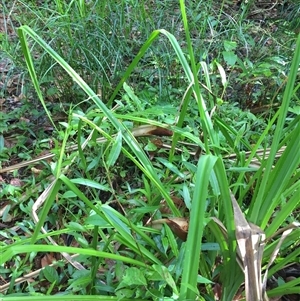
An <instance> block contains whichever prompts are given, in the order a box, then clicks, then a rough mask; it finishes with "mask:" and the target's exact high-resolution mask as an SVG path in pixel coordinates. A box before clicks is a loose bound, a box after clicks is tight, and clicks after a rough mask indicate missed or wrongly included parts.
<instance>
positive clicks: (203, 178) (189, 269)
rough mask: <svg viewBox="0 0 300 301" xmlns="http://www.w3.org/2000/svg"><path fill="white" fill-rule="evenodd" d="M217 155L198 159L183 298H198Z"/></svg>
mask: <svg viewBox="0 0 300 301" xmlns="http://www.w3.org/2000/svg"><path fill="white" fill-rule="evenodd" d="M217 159H218V158H217V157H215V156H212V155H203V156H201V157H200V159H199V161H198V168H197V174H196V183H195V190H194V195H193V200H192V208H191V216H190V222H189V231H188V237H187V242H186V254H185V259H184V266H183V275H182V281H181V287H180V298H181V300H185V299H190V300H196V292H197V276H198V270H199V260H200V250H201V241H202V235H203V230H204V226H205V206H206V201H207V197H208V183H209V178H210V175H211V173H212V170H213V167H214V164H215V163H216V161H217Z"/></svg>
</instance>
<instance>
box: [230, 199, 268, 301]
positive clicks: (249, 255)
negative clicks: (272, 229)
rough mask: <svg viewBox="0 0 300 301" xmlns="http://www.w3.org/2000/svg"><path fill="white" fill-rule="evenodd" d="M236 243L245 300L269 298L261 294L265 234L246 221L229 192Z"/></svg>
mask: <svg viewBox="0 0 300 301" xmlns="http://www.w3.org/2000/svg"><path fill="white" fill-rule="evenodd" d="M231 200H232V205H233V212H234V222H235V228H236V239H237V243H238V255H239V257H240V259H241V262H242V264H243V272H244V275H245V294H246V300H247V301H252V300H264V301H267V300H269V299H268V297H267V295H266V294H263V290H262V281H261V278H262V277H261V262H262V256H263V250H264V245H265V238H266V236H265V234H264V232H263V231H262V230H261V229H260V228H259V227H258V226H256V225H254V224H252V223H248V222H247V220H246V219H245V217H244V214H243V213H242V211H241V209H240V206H239V205H238V203H237V201H236V199H235V197H234V195H233V194H231Z"/></svg>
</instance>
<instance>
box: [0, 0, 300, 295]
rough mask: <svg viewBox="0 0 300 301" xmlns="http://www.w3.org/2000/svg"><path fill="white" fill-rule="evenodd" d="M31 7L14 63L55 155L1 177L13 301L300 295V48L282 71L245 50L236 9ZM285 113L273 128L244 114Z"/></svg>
mask: <svg viewBox="0 0 300 301" xmlns="http://www.w3.org/2000/svg"><path fill="white" fill-rule="evenodd" d="M20 3H21V6H20V7H23V8H24V9H26V12H27V15H26V14H25V15H24V16H27V17H28V16H32V15H33V16H35V21H34V22H32V24H29V23H27V22H26V21H27V19H25V22H24V20H22V23H24V24H25V25H22V26H21V27H19V28H18V30H17V32H18V36H19V41H20V44H19V46H18V47H19V48H17V51H22V53H23V55H24V58H25V64H26V68H27V70H28V74H29V76H30V79H31V82H32V84H33V87H34V91H35V93H36V95H37V97H38V99H39V102H40V104H41V105H42V107H41V109H42V110H43V112H44V114H45V115H46V116H47V119H49V120H50V122H51V124H52V127H53V132H52V133H51V138H50V137H47V136H45V137H44V140H43V141H44V143H46V145H47V143H50V141H51V145H53V147H51V149H52V150H51V153H49V154H47V155H46V156H45V157H44V159H46V158H47V159H48V160H49V161H46V160H45V161H43V155H42V156H41V157H40V158H39V160H36V161H39V163H40V165H38V166H37V168H36V167H35V171H34V170H32V171H33V172H34V173H30V172H29V170H26V171H25V177H24V181H26V182H27V186H25V185H23V186H22V187H21V188H18V187H16V185H14V184H13V183H14V182H8V181H9V179H10V178H9V177H7V178H5V180H6V181H7V184H6V183H4V184H3V189H2V191H1V194H2V196H4V206H3V208H4V210H3V211H2V212H1V217H2V222H3V223H4V224H8V225H12V224H13V223H14V221H16V222H15V225H16V226H17V228H15V227H10V228H7V229H4V230H1V231H0V234H1V236H2V237H3V241H1V246H0V247H1V252H2V255H1V258H0V263H1V275H3V276H1V277H2V278H3V279H4V280H5V279H9V283H8V284H5V285H4V286H2V287H1V290H2V293H3V296H2V299H3V300H19V299H20V300H27V299H29V298H31V299H32V298H33V299H34V298H40V297H41V295H42V296H43V298H48V297H49V298H50V297H51V298H52V299H57V300H68V299H72V300H73V299H76V298H77V297H78V299H79V298H80V300H82V299H90V300H132V299H135V300H216V299H219V300H233V299H239V300H254V299H255V300H256V299H257V300H258V299H260V300H266V299H265V298H266V297H265V293H267V295H268V296H269V297H273V296H280V295H285V294H287V293H289V294H297V293H298V291H299V277H298V278H297V277H295V278H294V279H293V280H292V281H290V282H288V281H287V280H286V279H282V278H280V277H279V276H278V273H279V274H280V272H281V271H287V267H288V266H289V265H295V264H296V263H297V262H298V260H299V243H300V241H299V223H298V222H297V220H298V219H299V205H300V204H299V183H300V182H299V146H300V145H299V141H298V133H299V130H300V128H299V114H298V115H297V114H295V113H292V112H293V111H294V112H296V111H295V110H296V108H297V105H299V104H297V102H299V99H298V98H297V92H298V89H299V85H298V84H297V78H298V77H299V74H298V68H299V63H300V37H298V39H297V41H295V39H292V38H289V40H288V42H287V43H291V45H293V47H294V54H293V57H291V53H289V51H286V52H285V54H286V57H281V61H280V62H281V63H280V64H278V65H276V67H275V68H274V66H273V64H271V63H268V62H269V61H270V60H271V59H273V61H274V59H276V60H277V61H279V60H278V59H277V58H276V57H275V58H274V55H273V53H272V52H271V50H270V55H269V56H268V57H265V56H264V57H256V55H257V54H255V51H253V50H251V51H250V49H249V45H251V43H252V42H253V39H254V38H255V37H254V38H253V37H251V34H252V33H251V32H249V31H248V30H249V28H250V26H249V27H248V26H247V24H244V23H243V22H244V21H245V20H246V19H245V18H246V14H247V13H249V11H251V5H249V6H248V7H244V8H243V9H244V14H245V15H244V17H243V18H241V19H238V18H237V19H235V16H233V17H232V18H226V16H228V14H227V12H225V9H227V8H228V7H227V6H226V5H225V3H223V4H222V5H221V8H223V9H220V7H218V6H216V5H215V4H213V3H203V2H199V3H188V4H187V3H185V2H184V1H183V0H181V1H179V3H176V4H175V3H173V2H171V1H170V2H168V1H167V2H165V3H164V5H165V6H163V4H162V3H161V2H160V1H158V2H157V3H156V2H149V3H147V4H146V3H142V2H140V1H124V2H122V4H117V3H113V2H111V1H96V2H95V3H90V4H87V3H85V2H84V1H73V2H70V3H69V4H67V3H66V2H64V1H55V3H54V4H52V5H50V4H47V5H48V6H47V5H46V4H45V5H44V6H42V8H40V9H38V7H35V6H34V5H31V4H27V3H23V2H21V1H20ZM193 5H194V6H193ZM104 8H105V9H104ZM71 10H72V12H73V13H72V14H71V13H70V11H71ZM104 11H105V13H104ZM163 12H167V13H168V14H167V15H166V14H165V13H163ZM197 12H199V14H197ZM166 16H167V17H166ZM202 19H203V20H204V21H205V22H202V23H201V24H200V23H199V22H198V21H197V20H202ZM190 20H192V21H190ZM228 20H229V21H228ZM20 21H21V19H20ZM26 23H27V24H28V25H26ZM175 24H177V25H178V26H177V27H176V26H175ZM158 25H162V26H161V27H160V26H158ZM137 26H140V28H141V30H140V33H138V31H137V30H136V28H137ZM57 28H60V30H57ZM97 28H101V30H97ZM159 28H163V29H159ZM256 28H257V27H256ZM196 32H197V33H199V37H200V39H198V36H197V34H196ZM235 33H238V35H235ZM207 36H208V38H207ZM218 37H220V39H219V38H218ZM273 39H274V41H279V38H278V39H277V40H276V38H273ZM261 41H262V39H261ZM207 42H208V43H207ZM199 43H200V44H199ZM199 45H201V47H199ZM203 45H204V46H203ZM241 45H242V46H241ZM243 47H244V48H245V49H246V55H245V54H241V53H239V50H240V49H243ZM251 47H253V48H254V49H255V47H254V44H252V45H251ZM9 51H10V50H9V49H6V52H7V53H8V52H9ZM247 53H248V54H247ZM75 54H76V55H75ZM199 54H200V55H199ZM209 56H210V57H209ZM35 57H37V61H36V60H35ZM287 62H289V63H288V64H287ZM249 66H250V67H251V68H249ZM277 74H281V77H280V78H277ZM286 74H289V76H288V77H287V76H286ZM233 80H235V82H236V84H237V85H238V84H241V85H242V86H243V87H244V90H246V91H245V92H244V93H237V92H232V91H234V85H233V83H234V81H233ZM266 80H269V82H270V85H268V86H265V84H264V83H265V82H266ZM274 82H275V84H274V85H275V87H274V86H273V83H274ZM255 85H258V88H257V87H256V86H255ZM165 87H167V88H166V89H165ZM248 89H249V91H250V93H249V92H248ZM256 89H258V90H256ZM262 95H264V97H265V99H267V100H268V103H267V104H265V103H260V102H261V96H262ZM65 96H66V97H65ZM240 96H241V97H244V99H240V100H239V104H238V106H237V105H236V104H235V103H236V102H237V100H238V98H239V97H240ZM249 101H250V102H251V105H250V104H249ZM49 102H51V105H49ZM275 102H279V105H278V110H276V111H275V110H274V111H271V112H270V113H268V114H265V115H262V116H257V115H254V114H253V113H251V112H249V111H242V110H241V109H240V107H244V106H249V107H250V108H251V107H252V106H254V107H260V106H263V105H268V106H269V107H268V108H272V104H273V103H275ZM291 109H292V110H291ZM59 110H60V111H64V112H65V116H66V117H64V119H63V120H61V121H60V122H57V121H56V120H55V116H56V114H57V112H58V111H59ZM145 125H147V126H146V127H145ZM25 128H26V126H25ZM28 128H29V130H30V126H29V127H28ZM9 129H10V128H9V125H8V123H7V127H6V128H5V127H4V128H3V130H2V133H5V132H6V131H8V130H9ZM31 131H33V130H32V129H31ZM33 135H35V133H34V132H33ZM19 136H20V135H19ZM153 136H156V137H155V139H152V137H153ZM2 137H4V136H3V135H2ZM43 141H37V142H36V143H38V145H37V148H38V149H39V150H41V148H42V145H43V144H42V143H43ZM20 147H21V143H19V144H18V143H17V144H16V145H15V146H14V149H13V150H10V152H11V153H17V151H18V149H20ZM23 149H24V153H26V151H27V148H26V147H25V148H24V146H23ZM29 151H30V148H29V147H28V152H29ZM260 152H261V153H260ZM279 153H280V156H278V154H279ZM1 157H4V158H6V160H9V158H10V153H9V150H8V149H7V147H5V146H4V145H3V146H2V154H1ZM41 162H43V163H41ZM33 163H34V162H33ZM35 163H36V162H35ZM41 164H42V165H41ZM28 165H29V162H27V163H26V162H25V164H24V165H22V168H24V166H25V167H26V166H28ZM20 167H21V166H20ZM7 169H8V170H9V169H10V168H9V167H5V165H4V164H2V171H1V173H2V174H3V175H4V174H5V173H4V172H5V171H7ZM13 177H14V178H15V179H20V178H21V176H20V175H19V174H18V173H17V172H16V171H14V172H13ZM24 186H25V187H24ZM24 189H26V193H25V194H22V192H23V191H24ZM187 225H188V231H187V229H186V228H187ZM180 237H181V238H180ZM182 238H183V239H182ZM279 251H280V252H279ZM71 254H75V256H73V257H71V256H70V255H71ZM270 258H271V259H270ZM38 261H39V263H38ZM254 262H256V264H254ZM33 270H34V271H36V273H34V275H31V272H32V271H33ZM26 275H31V276H30V281H28V280H27V282H26V278H22V277H26ZM271 276H274V277H275V279H276V281H277V283H276V284H275V285H274V284H273V285H274V286H272V285H271V284H272V283H271V279H272V278H271ZM28 277H29V276H28ZM258 279H260V280H258ZM273 279H274V278H273ZM266 288H267V292H265V290H266Z"/></svg>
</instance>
